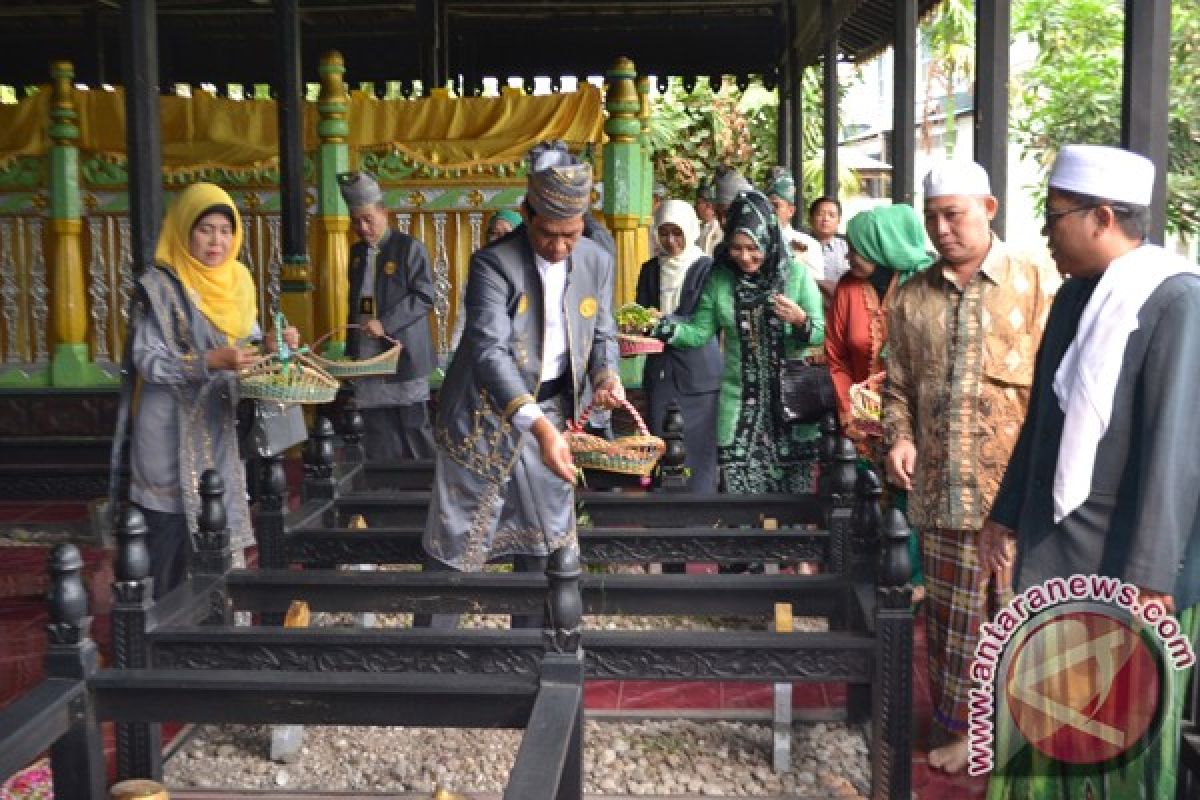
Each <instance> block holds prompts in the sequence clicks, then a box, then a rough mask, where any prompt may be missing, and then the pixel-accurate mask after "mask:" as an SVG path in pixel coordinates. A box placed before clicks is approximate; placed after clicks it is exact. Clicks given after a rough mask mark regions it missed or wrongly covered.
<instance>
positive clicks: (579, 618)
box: [542, 546, 584, 800]
mask: <svg viewBox="0 0 1200 800" xmlns="http://www.w3.org/2000/svg"><path fill="white" fill-rule="evenodd" d="M582 575H583V567H582V566H580V563H579V550H578V549H577V548H576V547H574V546H571V547H560V548H559V549H557V550H555V551H554V552H553V553H551V554H550V562H549V564H548V565H547V567H546V581H547V584H548V587H547V588H548V594H547V598H546V601H547V602H546V608H547V614H546V620H547V622H546V630H545V632H544V636H545V643H546V650H547V652H546V655H545V656H544V657H543V659H542V683H543V684H546V683H548V682H549V683H555V682H557V683H572V684H577V685H579V686H580V687H582V686H583V667H584V658H583V648H581V647H580V646H579V641H580V638H581V636H582V633H583V594H582V592H581V591H580V578H581V576H582ZM570 737H571V741H570V746H569V747H568V749H567V757H566V762H565V763H564V764H563V769H562V775H561V777H560V779H559V785H558V792H557V794H556V795H555V797H556V800H582V798H583V695H582V693H581V694H580V697H579V704H578V706H577V708H576V711H575V719H574V722H573V724H572V725H571V733H570Z"/></svg>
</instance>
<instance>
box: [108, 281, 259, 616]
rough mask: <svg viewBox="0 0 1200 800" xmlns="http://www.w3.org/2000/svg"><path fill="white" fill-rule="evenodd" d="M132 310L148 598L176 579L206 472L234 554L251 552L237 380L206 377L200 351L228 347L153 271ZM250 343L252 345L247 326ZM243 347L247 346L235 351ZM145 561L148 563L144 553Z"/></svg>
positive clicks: (224, 374) (179, 290)
mask: <svg viewBox="0 0 1200 800" xmlns="http://www.w3.org/2000/svg"><path fill="white" fill-rule="evenodd" d="M137 287H138V298H139V302H135V303H134V304H133V316H132V318H131V319H130V321H129V322H130V329H131V330H132V331H133V342H132V347H131V354H132V364H133V368H134V370H136V373H137V377H138V385H137V391H136V399H135V404H134V406H133V408H132V422H133V435H132V443H133V446H132V452H131V454H130V467H131V471H132V480H131V484H130V488H129V498H130V500H131V501H132V502H133V503H135V504H136V505H138V506H139V507H140V508H141V509H142V510H143V512H145V513H146V517H147V525H148V527H149V529H150V532H151V536H150V539H149V545H150V547H151V549H152V551H153V554H159V555H161V558H155V557H152V559H151V561H152V563H153V565H154V567H155V572H154V578H155V592H156V594H157V595H160V596H161V594H163V593H165V592H166V591H168V590H170V589H171V588H173V587H174V586H175V585H177V584H178V583H179V582H180V581H182V580H183V578H184V576H185V572H186V567H187V557H188V554H189V553H190V552H191V550H192V542H191V533H190V532H191V531H193V530H195V529H196V517H197V516H198V515H199V513H200V496H199V494H198V492H197V488H198V486H199V482H200V476H201V474H203V472H204V471H205V470H207V469H215V470H217V472H218V473H219V474H220V476H221V480H222V481H223V482H224V484H225V512H226V515H227V519H228V523H229V531H230V534H231V540H230V543H231V545H232V546H233V548H234V550H235V551H240V550H241V549H242V548H245V547H249V546H250V545H252V544H254V532H253V530H252V529H251V526H250V512H249V508H248V507H247V503H246V473H245V468H244V467H243V465H242V461H241V457H240V455H239V454H238V441H237V430H236V427H237V402H238V392H237V375H236V374H234V373H233V372H229V371H226V370H219V371H217V370H214V371H211V372H210V371H209V369H208V367H207V366H206V365H205V353H207V352H208V351H209V350H215V349H217V348H220V347H226V346H228V344H229V342H228V339H227V338H226V336H225V334H223V333H222V332H220V331H219V330H217V329H216V328H215V327H213V325H212V324H211V323H210V322H209V321H208V319H207V318H206V317H205V316H204V315H203V314H202V313H200V311H199V310H198V309H197V308H196V307H195V305H194V304H193V303H191V302H190V301H189V300H188V296H187V291H186V290H185V289H184V287H183V285H182V284H181V283H180V282H179V280H178V279H177V278H176V277H175V276H174V275H173V274H171V273H170V272H169V271H168V270H167V269H165V268H163V267H162V266H155V267H154V268H152V269H148V270H146V272H145V273H144V274H143V275H142V276H141V277H140V278H139V279H138V283H137ZM251 337H252V338H258V329H257V327H256V328H255V331H254V333H252V334H251ZM247 344H249V341H248V339H247V340H242V341H239V342H237V343H236V345H237V346H245V345H247ZM153 554H152V555H153Z"/></svg>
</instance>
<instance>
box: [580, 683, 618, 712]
mask: <svg viewBox="0 0 1200 800" xmlns="http://www.w3.org/2000/svg"><path fill="white" fill-rule="evenodd" d="M583 705H584V706H585V707H586V708H590V709H592V710H595V711H614V710H616V709H618V708H620V707H621V681H588V682H587V684H586V685H585V686H584V687H583Z"/></svg>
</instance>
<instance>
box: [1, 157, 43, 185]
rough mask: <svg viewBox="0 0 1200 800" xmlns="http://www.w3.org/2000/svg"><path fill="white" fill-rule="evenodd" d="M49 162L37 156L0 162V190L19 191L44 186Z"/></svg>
mask: <svg viewBox="0 0 1200 800" xmlns="http://www.w3.org/2000/svg"><path fill="white" fill-rule="evenodd" d="M48 167H49V162H48V161H47V160H46V159H44V158H40V157H38V156H14V157H13V158H10V159H7V160H5V161H0V189H3V190H5V191H21V190H22V189H24V190H30V189H38V188H40V187H42V186H45V185H46V174H47V169H48Z"/></svg>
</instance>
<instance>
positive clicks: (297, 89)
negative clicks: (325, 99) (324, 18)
mask: <svg viewBox="0 0 1200 800" xmlns="http://www.w3.org/2000/svg"><path fill="white" fill-rule="evenodd" d="M297 6H298V0H275V24H276V28H275V32H276V40H277V41H278V45H277V46H278V47H279V77H278V81H279V89H278V92H277V102H278V104H279V105H278V119H279V221H280V225H279V227H280V233H281V237H282V242H281V247H280V251H281V254H282V257H283V264H282V265H281V266H280V269H281V270H282V269H283V268H284V267H285V266H286V267H288V268H289V274H288V277H290V278H293V279H294V278H295V277H296V276H295V275H294V274H292V273H294V272H295V271H296V270H299V271H301V272H303V270H304V269H305V268H306V267H307V265H308V255H307V251H308V247H307V241H306V237H305V211H304V138H303V136H304V83H303V81H302V80H301V65H300V64H301V58H300V57H301V40H300V14H299V10H298V8H297ZM294 282H295V281H294V280H293V281H291V282H290V283H294ZM290 283H289V285H282V284H281V286H280V289H281V291H287V289H288V288H292V289H295V288H300V289H301V291H303V289H304V288H306V284H307V277H306V276H305V280H303V281H301V282H300V283H301V286H300V287H295V286H291V285H290Z"/></svg>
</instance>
